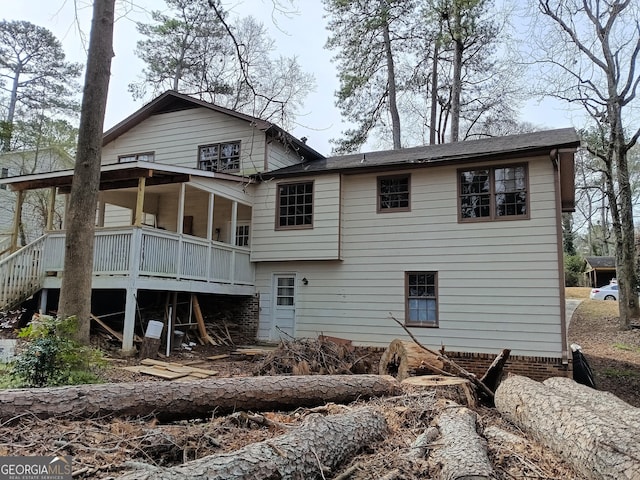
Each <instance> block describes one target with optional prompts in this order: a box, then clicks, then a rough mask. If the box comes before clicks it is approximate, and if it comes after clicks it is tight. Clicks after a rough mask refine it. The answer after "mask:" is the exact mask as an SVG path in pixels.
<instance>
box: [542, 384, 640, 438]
mask: <svg viewBox="0 0 640 480" xmlns="http://www.w3.org/2000/svg"><path fill="white" fill-rule="evenodd" d="M542 383H544V384H545V385H546V386H547V387H550V388H553V389H554V390H555V391H556V392H557V393H558V394H561V395H566V396H567V397H569V398H570V399H571V400H572V401H574V402H579V403H581V404H582V405H584V406H585V407H587V408H589V409H591V410H593V411H595V412H598V413H601V414H604V415H606V416H614V415H616V416H617V420H618V421H620V422H623V423H627V424H629V425H630V426H632V427H634V428H638V429H640V408H636V407H634V406H633V405H629V404H628V403H627V402H625V401H624V400H622V399H620V398H618V397H616V396H615V395H614V394H613V393H611V392H604V391H601V390H594V389H593V388H591V387H588V386H586V385H582V384H580V383H577V382H575V381H573V380H572V379H570V378H567V377H552V378H548V379H546V380H545V381H544V382H542Z"/></svg>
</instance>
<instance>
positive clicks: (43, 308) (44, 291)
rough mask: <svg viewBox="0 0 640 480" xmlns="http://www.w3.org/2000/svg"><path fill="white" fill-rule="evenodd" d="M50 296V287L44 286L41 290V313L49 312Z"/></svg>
mask: <svg viewBox="0 0 640 480" xmlns="http://www.w3.org/2000/svg"><path fill="white" fill-rule="evenodd" d="M48 297H49V289H48V288H43V289H42V290H40V308H39V310H38V311H39V312H40V315H46V314H47V298H48Z"/></svg>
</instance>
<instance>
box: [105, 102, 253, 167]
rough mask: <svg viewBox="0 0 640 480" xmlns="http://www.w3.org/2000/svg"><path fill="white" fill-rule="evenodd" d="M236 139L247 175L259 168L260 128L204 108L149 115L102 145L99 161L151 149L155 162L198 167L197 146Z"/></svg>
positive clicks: (111, 161)
mask: <svg viewBox="0 0 640 480" xmlns="http://www.w3.org/2000/svg"><path fill="white" fill-rule="evenodd" d="M230 141H240V142H241V144H240V158H241V168H240V170H239V171H238V172H235V173H238V174H241V175H249V174H252V173H256V172H258V171H262V170H263V166H264V145H265V135H264V132H262V131H260V130H258V129H256V128H254V127H251V125H250V124H249V122H246V121H244V120H240V119H237V118H233V117H230V116H229V115H225V114H223V113H219V112H214V111H211V110H208V109H206V108H195V109H188V110H180V111H177V112H169V113H161V114H156V115H152V116H150V117H149V118H147V119H146V120H144V121H143V122H141V123H140V124H138V125H136V126H135V127H133V128H132V129H131V130H129V131H127V132H125V133H123V134H122V135H120V136H119V137H118V138H116V139H115V140H113V141H112V142H110V143H109V144H107V145H105V146H104V147H103V149H102V164H103V165H106V164H112V163H117V162H118V157H119V156H121V155H129V154H131V153H132V152H155V163H157V164H164V165H176V166H181V167H188V168H194V169H195V168H198V146H199V145H209V144H213V143H220V142H230Z"/></svg>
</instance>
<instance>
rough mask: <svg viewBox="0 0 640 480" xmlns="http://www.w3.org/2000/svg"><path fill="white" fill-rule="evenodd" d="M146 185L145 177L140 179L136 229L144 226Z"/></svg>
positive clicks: (135, 221) (135, 219)
mask: <svg viewBox="0 0 640 480" xmlns="http://www.w3.org/2000/svg"><path fill="white" fill-rule="evenodd" d="M145 185H146V179H145V178H144V177H140V178H139V179H138V197H137V198H136V214H135V218H134V220H133V225H134V226H136V227H140V226H142V217H143V216H144V212H143V209H144V187H145ZM183 185H184V184H183Z"/></svg>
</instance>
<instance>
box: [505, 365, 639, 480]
mask: <svg viewBox="0 0 640 480" xmlns="http://www.w3.org/2000/svg"><path fill="white" fill-rule="evenodd" d="M495 405H496V408H497V409H498V411H499V412H500V413H501V414H502V415H503V416H504V417H505V418H506V419H507V420H509V421H511V422H512V423H514V424H515V425H516V426H518V427H519V428H521V429H522V430H524V431H525V432H528V433H529V434H531V435H532V436H533V437H534V438H535V439H536V440H538V441H539V442H540V443H542V444H543V445H545V446H546V447H548V448H550V449H552V450H553V451H554V452H555V453H556V454H558V455H559V456H560V457H561V458H563V459H564V460H566V461H567V462H568V463H569V464H570V465H572V466H573V467H574V468H575V469H576V470H577V471H579V472H580V473H582V474H583V475H584V476H585V477H587V478H590V479H616V480H632V479H638V478H640V430H639V429H637V428H630V426H629V425H628V424H626V423H621V422H620V421H619V416H620V415H619V414H618V413H616V412H613V413H612V414H608V413H607V412H602V411H600V412H597V411H594V410H593V409H592V408H591V407H588V406H585V404H584V403H582V402H581V401H580V400H574V399H572V398H571V397H570V396H567V395H564V394H562V393H561V392H559V391H557V390H556V389H554V388H551V387H550V386H547V385H544V384H542V383H539V382H536V381H534V380H531V379H529V378H527V377H522V376H519V375H513V376H510V377H508V378H507V379H505V380H503V381H502V383H501V384H500V386H499V387H498V389H497V390H496V395H495ZM611 408H612V409H615V408H616V407H615V406H613V405H612V407H611Z"/></svg>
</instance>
